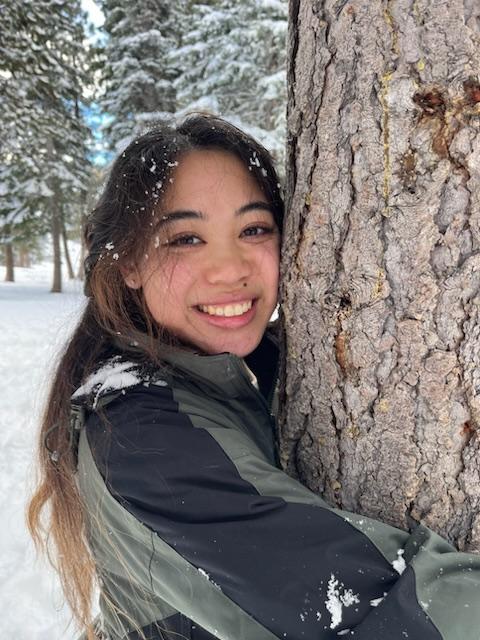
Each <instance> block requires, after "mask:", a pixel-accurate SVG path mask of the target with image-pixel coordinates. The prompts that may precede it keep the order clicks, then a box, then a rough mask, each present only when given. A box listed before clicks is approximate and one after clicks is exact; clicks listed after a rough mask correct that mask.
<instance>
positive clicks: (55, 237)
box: [51, 206, 62, 293]
mask: <svg viewBox="0 0 480 640" xmlns="http://www.w3.org/2000/svg"><path fill="white" fill-rule="evenodd" d="M61 226H62V225H61V219H60V212H59V210H58V207H56V206H55V207H54V208H53V210H52V220H51V230H52V245H53V282H52V288H51V292H52V293H61V292H62V256H61V253H60V234H61Z"/></svg>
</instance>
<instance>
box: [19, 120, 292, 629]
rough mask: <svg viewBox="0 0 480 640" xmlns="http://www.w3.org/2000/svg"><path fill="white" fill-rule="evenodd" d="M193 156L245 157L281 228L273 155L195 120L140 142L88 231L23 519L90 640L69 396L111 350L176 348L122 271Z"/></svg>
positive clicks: (88, 571)
mask: <svg viewBox="0 0 480 640" xmlns="http://www.w3.org/2000/svg"><path fill="white" fill-rule="evenodd" d="M195 149H217V150H222V151H226V152H228V153H231V154H233V155H234V156H236V157H237V158H239V159H240V160H241V161H242V163H243V164H244V166H245V167H247V168H248V170H249V171H250V172H251V174H252V176H253V177H254V179H255V180H256V181H257V183H258V185H259V186H260V188H261V189H262V190H263V193H264V194H265V197H266V198H267V199H268V201H269V202H270V203H271V204H272V206H273V211H274V217H275V221H276V223H277V225H278V228H279V229H281V228H282V221H283V202H282V197H281V192H280V185H279V182H278V177H277V174H276V171H275V168H274V166H273V162H272V159H271V157H270V155H269V153H268V152H267V151H266V150H265V149H264V148H263V147H262V146H261V145H260V144H259V143H258V142H256V141H255V140H254V139H253V138H251V137H250V136H248V135H247V134H245V133H244V132H242V131H240V130H239V129H238V128H236V127H235V126H233V125H232V124H230V123H228V122H226V121H225V120H222V119H221V118H218V117H214V116H211V115H202V114H196V115H192V116H189V117H187V119H186V120H184V122H182V123H181V124H180V125H178V126H172V125H165V126H162V127H158V128H156V129H154V130H152V131H150V132H148V133H146V134H145V135H143V136H141V137H140V138H138V139H137V140H134V141H133V142H132V143H131V144H130V145H129V146H128V147H127V148H126V149H125V151H124V152H123V153H122V154H121V155H120V156H119V157H118V158H117V160H116V161H115V162H114V164H113V166H112V168H111V171H110V175H109V177H108V180H107V183H106V185H105V189H104V191H103V194H102V195H101V197H100V200H99V202H98V204H97V206H96V207H95V209H94V210H93V212H92V213H91V215H90V216H89V218H88V222H87V225H86V229H85V241H86V244H87V248H88V252H89V253H88V256H87V258H86V260H85V274H86V280H85V282H86V293H87V296H88V302H87V305H86V308H85V311H84V313H83V315H82V317H81V319H80V322H79V324H78V327H77V329H76V331H75V332H74V334H73V336H72V337H71V339H70V341H69V342H68V344H67V345H66V347H65V351H64V353H63V356H62V358H61V360H60V363H59V365H58V368H57V371H56V374H55V376H54V379H53V383H52V387H51V390H50V394H49V397H48V400H47V405H46V410H45V414H44V417H43V422H42V427H41V431H40V438H39V448H38V456H39V472H40V473H39V476H40V477H39V482H38V486H37V489H36V491H35V494H34V495H33V497H32V499H31V502H30V504H29V507H28V513H27V520H28V526H29V529H30V532H31V535H32V537H33V539H34V541H35V543H36V545H37V547H39V548H40V549H42V550H45V549H46V550H47V551H48V553H49V557H50V559H51V561H52V562H53V564H54V567H55V569H56V570H57V572H58V573H59V575H60V579H61V582H62V586H63V590H64V593H65V597H66V600H67V602H68V603H69V605H70V607H71V610H72V612H73V616H74V619H75V620H76V622H77V623H78V625H79V626H80V627H81V628H83V629H85V630H86V633H87V637H88V639H89V640H93V639H94V638H95V632H94V629H93V626H92V624H91V600H92V594H93V590H94V586H95V581H96V571H95V563H94V560H93V558H92V556H91V554H90V551H89V548H88V543H87V540H86V529H85V524H86V518H85V514H84V510H83V506H82V501H81V497H80V495H79V493H78V489H77V486H76V483H75V478H74V474H75V471H76V451H75V447H74V446H72V438H71V429H70V426H69V425H70V413H71V408H70V397H71V395H72V393H73V392H74V391H75V390H76V389H77V388H78V387H79V386H80V384H81V383H82V382H83V381H84V380H85V378H86V377H87V376H88V375H89V374H90V373H91V372H92V371H93V370H94V369H95V367H96V366H97V365H98V362H99V361H101V360H102V359H104V358H106V357H108V355H109V354H111V353H112V348H113V345H116V348H118V345H120V348H121V345H122V344H123V345H124V347H125V348H128V345H130V344H131V343H132V341H134V342H135V344H136V345H137V349H138V350H139V352H140V353H141V354H142V355H143V357H144V358H145V359H146V360H147V361H150V362H156V361H157V360H158V358H159V349H158V346H159V342H160V341H161V340H165V339H167V338H168V339H170V340H172V339H174V337H173V336H167V334H166V332H163V333H161V328H160V327H158V326H157V325H156V323H155V322H154V321H153V318H152V317H151V316H150V313H149V311H148V309H147V307H146V304H145V301H144V299H143V295H142V291H141V289H139V290H134V289H131V288H129V287H127V286H126V285H125V282H124V277H123V275H122V269H124V268H127V267H128V265H132V264H136V263H138V261H139V259H140V257H141V256H142V255H143V254H144V253H145V250H146V248H147V246H148V243H149V241H151V238H152V231H153V229H154V227H155V224H156V216H157V215H158V211H159V209H160V206H161V203H162V198H163V196H164V194H165V192H166V190H167V189H168V185H169V181H170V179H171V176H172V175H173V172H174V170H175V166H176V165H177V163H178V159H179V158H180V157H181V156H182V155H183V154H185V153H187V152H188V151H191V150H195ZM47 505H48V507H49V508H48V509H47V513H46V518H44V517H43V516H44V508H45V507H46V506H47Z"/></svg>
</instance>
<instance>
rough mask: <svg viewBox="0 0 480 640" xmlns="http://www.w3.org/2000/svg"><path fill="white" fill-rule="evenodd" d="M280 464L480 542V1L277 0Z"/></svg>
mask: <svg viewBox="0 0 480 640" xmlns="http://www.w3.org/2000/svg"><path fill="white" fill-rule="evenodd" d="M289 48H290V56H289V59H290V60H289V72H288V73H289V106H288V132H289V134H288V135H289V144H288V147H289V148H288V156H289V161H288V162H289V164H288V167H287V168H288V180H287V182H288V184H287V205H288V206H287V210H288V211H289V213H288V216H287V220H286V230H285V242H284V248H283V282H284V285H283V291H282V297H283V313H284V325H285V332H286V336H285V338H286V349H287V352H288V359H287V360H286V362H285V364H284V371H283V380H284V386H283V393H284V395H285V403H284V406H285V408H284V411H283V415H282V416H281V421H280V422H281V425H280V437H281V455H282V460H283V463H284V465H285V467H286V468H287V469H288V470H289V471H290V472H291V473H292V474H294V475H298V476H299V477H300V478H301V479H302V481H304V482H305V483H306V484H308V485H309V486H310V487H311V488H312V489H314V490H316V491H318V492H321V493H322V494H323V495H324V496H325V497H326V499H327V500H328V501H329V502H330V503H332V504H335V505H340V506H342V507H343V508H345V509H348V510H352V511H356V512H360V513H363V514H367V515H371V516H373V517H376V518H379V519H381V520H383V521H386V522H389V523H393V524H395V525H397V526H400V527H403V528H407V527H408V526H410V525H411V524H412V520H413V521H420V520H421V521H422V522H423V523H425V524H426V525H427V526H429V527H431V528H433V529H434V530H436V531H438V532H439V533H441V534H442V535H444V536H446V537H447V538H449V539H450V540H451V541H453V542H454V543H455V544H456V545H457V546H458V547H459V548H461V549H470V550H480V438H479V435H480V434H479V426H480V83H479V73H480V55H479V51H480V3H479V2H478V1H477V0H442V1H440V0H388V1H387V0H383V1H382V0H324V1H319V0H291V1H290V34H289Z"/></svg>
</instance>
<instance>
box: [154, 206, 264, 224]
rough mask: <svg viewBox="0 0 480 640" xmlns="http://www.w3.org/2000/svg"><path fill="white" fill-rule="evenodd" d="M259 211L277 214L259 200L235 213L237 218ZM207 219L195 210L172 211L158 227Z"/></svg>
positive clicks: (162, 218) (163, 216)
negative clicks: (181, 221) (176, 222)
mask: <svg viewBox="0 0 480 640" xmlns="http://www.w3.org/2000/svg"><path fill="white" fill-rule="evenodd" d="M259 209H263V210H265V211H270V213H272V214H274V213H275V210H274V207H273V206H272V205H271V204H269V203H268V202H263V201H261V200H259V201H256V202H249V203H248V204H244V205H243V206H241V207H240V208H239V209H237V210H236V211H235V216H241V215H243V214H244V213H248V212H249V211H257V210H259ZM207 218H208V216H206V215H205V214H204V213H203V212H202V211H194V210H193V209H179V210H175V211H170V212H168V213H165V214H163V215H162V216H160V220H159V222H158V226H159V227H163V226H164V225H166V224H169V223H171V222H175V221H177V220H192V219H194V220H206V219H207Z"/></svg>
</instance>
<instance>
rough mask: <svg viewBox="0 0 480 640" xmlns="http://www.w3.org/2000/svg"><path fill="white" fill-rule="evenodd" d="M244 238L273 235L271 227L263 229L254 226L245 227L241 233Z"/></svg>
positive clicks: (260, 226) (262, 227) (259, 226)
mask: <svg viewBox="0 0 480 640" xmlns="http://www.w3.org/2000/svg"><path fill="white" fill-rule="evenodd" d="M242 233H243V235H244V236H247V237H252V236H263V235H265V234H268V233H273V228H272V227H264V226H262V225H258V224H256V225H254V226H252V227H247V228H246V229H244V231H243V232H242Z"/></svg>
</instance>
